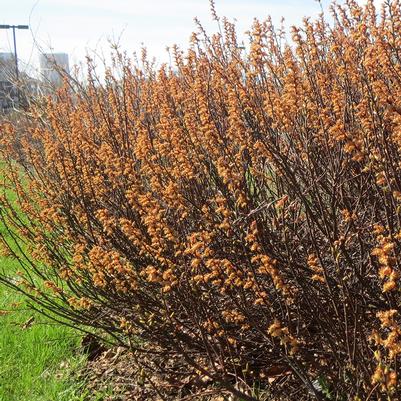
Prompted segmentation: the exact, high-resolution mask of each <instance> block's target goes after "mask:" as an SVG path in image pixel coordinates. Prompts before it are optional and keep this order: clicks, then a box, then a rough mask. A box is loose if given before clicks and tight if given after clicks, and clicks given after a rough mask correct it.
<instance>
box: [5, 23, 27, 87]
mask: <svg viewBox="0 0 401 401" xmlns="http://www.w3.org/2000/svg"><path fill="white" fill-rule="evenodd" d="M0 29H12V30H13V41H14V58H15V77H16V79H17V81H18V79H19V71H18V55H17V40H16V37H15V30H16V29H29V26H28V25H0Z"/></svg>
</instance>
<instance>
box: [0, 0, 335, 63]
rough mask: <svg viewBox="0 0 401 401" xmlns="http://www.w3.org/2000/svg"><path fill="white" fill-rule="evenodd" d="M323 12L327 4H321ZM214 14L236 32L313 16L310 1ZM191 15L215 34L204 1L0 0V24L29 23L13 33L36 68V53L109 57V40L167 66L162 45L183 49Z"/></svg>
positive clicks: (5, 45) (1, 47) (245, 3)
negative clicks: (263, 22) (261, 23)
mask: <svg viewBox="0 0 401 401" xmlns="http://www.w3.org/2000/svg"><path fill="white" fill-rule="evenodd" d="M322 4H323V7H324V8H327V6H328V4H329V0H322ZM215 6H216V11H217V13H218V15H219V16H226V17H228V18H229V19H230V20H234V19H235V20H236V24H237V28H238V33H239V34H241V33H243V32H245V31H246V30H248V29H249V28H250V27H251V25H252V21H253V18H254V17H257V18H258V19H261V20H263V19H265V18H266V17H267V16H268V15H271V16H272V18H273V22H275V23H276V24H277V25H278V24H279V23H280V20H281V17H284V18H285V20H286V25H287V26H291V25H294V24H295V25H296V24H300V23H301V22H302V18H303V17H304V16H311V17H314V16H317V15H318V14H319V12H320V5H319V3H318V2H317V1H316V0H215ZM194 17H197V18H198V19H199V20H200V21H201V23H202V25H203V26H204V27H205V28H206V30H207V31H208V32H209V33H212V32H214V31H216V29H217V27H216V23H215V22H214V21H213V20H212V18H211V13H210V5H209V0H108V1H107V0H0V24H29V26H30V30H29V31H25V30H20V31H17V49H18V57H19V59H21V61H22V63H21V64H25V65H27V64H28V65H31V66H37V64H38V52H39V50H41V51H43V52H51V51H53V52H64V53H68V54H69V58H70V64H71V65H73V64H79V63H80V62H82V61H83V60H84V58H85V55H86V54H87V53H88V52H89V53H92V54H93V52H96V53H98V54H105V55H106V58H107V55H108V54H109V48H110V46H109V44H108V43H109V40H111V41H113V42H118V43H119V44H120V47H121V49H122V50H126V51H127V52H128V54H132V53H133V52H137V53H139V52H140V49H141V47H142V46H146V48H147V49H148V54H149V55H150V56H151V57H155V58H156V59H157V60H158V61H159V62H168V60H169V56H168V53H167V51H166V46H171V45H173V44H178V45H179V46H181V47H182V48H184V49H186V48H187V45H188V40H189V37H190V34H191V32H193V31H194V30H196V26H195V24H194ZM11 51H13V41H12V31H11V30H0V52H11Z"/></svg>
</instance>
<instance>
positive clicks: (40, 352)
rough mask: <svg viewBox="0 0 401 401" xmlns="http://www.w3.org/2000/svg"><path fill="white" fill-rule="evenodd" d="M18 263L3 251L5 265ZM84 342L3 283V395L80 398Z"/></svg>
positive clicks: (4, 399)
mask: <svg viewBox="0 0 401 401" xmlns="http://www.w3.org/2000/svg"><path fill="white" fill-rule="evenodd" d="M0 185H1V184H0ZM0 230H3V232H4V227H1V226H0ZM17 269H18V265H17V263H16V262H15V261H14V260H12V259H10V258H6V257H0V270H1V271H7V273H9V274H11V275H12V274H13V273H14V272H16V271H17ZM79 342H80V336H79V333H77V332H74V331H73V330H72V329H70V328H68V327H65V326H61V325H59V324H56V323H54V322H52V321H49V319H47V318H45V317H43V316H42V315H40V314H39V313H37V312H35V311H32V310H30V309H29V307H28V305H27V303H26V300H25V299H24V298H23V296H22V295H20V294H18V293H16V292H15V291H13V290H11V289H9V288H7V287H5V286H2V285H1V284H0V401H72V400H77V401H78V400H80V399H81V398H79V396H78V394H80V393H81V387H82V383H79V382H77V381H76V379H74V378H73V377H74V375H73V373H74V372H76V371H77V370H78V369H79V368H80V367H81V366H82V364H83V363H84V358H83V356H82V355H81V354H80V353H79Z"/></svg>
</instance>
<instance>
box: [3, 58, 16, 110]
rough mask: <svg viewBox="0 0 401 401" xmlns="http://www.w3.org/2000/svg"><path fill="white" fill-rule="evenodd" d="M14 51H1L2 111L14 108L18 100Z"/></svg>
mask: <svg viewBox="0 0 401 401" xmlns="http://www.w3.org/2000/svg"><path fill="white" fill-rule="evenodd" d="M15 78H16V75H15V59H14V54H13V53H0V111H5V110H8V109H11V108H13V106H14V104H15V103H16V102H17V96H18V93H17V89H16V85H15Z"/></svg>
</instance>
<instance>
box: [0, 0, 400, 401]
mask: <svg viewBox="0 0 401 401" xmlns="http://www.w3.org/2000/svg"><path fill="white" fill-rule="evenodd" d="M331 11H332V15H333V19H334V22H333V23H332V24H331V25H330V24H329V23H328V22H327V21H326V20H325V19H324V18H323V17H321V18H319V19H318V20H316V21H313V22H312V21H310V20H308V19H305V20H304V24H303V26H302V27H298V28H296V27H294V28H293V29H292V42H291V43H287V42H286V36H285V34H284V33H283V32H281V31H276V30H275V29H274V28H273V26H272V23H271V21H270V20H267V21H265V22H260V21H257V20H255V22H254V25H253V27H252V29H251V31H250V32H249V43H250V47H249V53H247V52H246V51H244V50H243V49H241V48H240V47H239V46H238V44H237V39H236V34H235V27H234V26H233V25H232V24H231V23H230V22H229V21H227V20H225V19H222V20H220V19H218V18H217V16H216V14H215V12H214V15H215V19H216V21H217V22H218V23H219V24H221V26H222V29H221V34H215V35H213V36H211V37H209V36H207V35H206V34H205V33H204V31H203V29H202V27H201V26H199V28H200V33H198V34H194V35H193V36H192V41H191V45H190V48H189V50H188V51H187V52H186V53H185V55H184V53H183V52H181V51H180V50H179V49H177V48H174V49H173V55H174V61H175V67H174V68H170V67H168V66H162V67H161V68H159V69H157V70H156V69H155V68H154V67H153V66H152V64H150V63H149V62H147V60H146V58H144V59H143V62H142V63H143V64H142V65H141V66H140V67H139V66H134V65H133V64H132V63H131V62H130V61H129V60H127V59H126V58H125V57H124V56H122V55H117V56H116V60H115V64H114V66H113V68H111V69H109V70H107V72H106V76H105V80H104V82H103V81H102V82H101V81H99V79H98V78H97V76H96V73H95V70H94V68H93V66H91V65H89V73H88V80H87V84H86V85H85V86H83V85H80V84H78V83H77V82H74V81H72V80H71V81H69V82H66V85H65V87H64V89H62V90H60V91H59V92H58V94H57V96H53V97H51V98H49V99H48V101H47V102H46V105H45V107H37V108H36V109H34V110H31V111H30V112H31V115H30V119H31V129H30V130H28V131H29V132H28V133H27V134H26V135H25V137H23V138H22V145H21V146H22V149H23V155H24V157H23V158H22V159H21V160H22V161H21V162H20V164H19V165H16V164H15V163H14V162H13V153H12V147H11V146H10V137H12V135H13V132H14V130H15V129H16V128H14V127H12V126H11V125H10V124H4V125H3V127H2V141H3V158H4V159H5V160H8V162H9V170H8V174H7V182H8V184H5V185H12V186H13V187H14V188H15V192H16V193H17V199H18V202H17V204H18V208H19V209H20V210H21V211H22V212H23V215H24V216H25V217H21V214H18V213H17V212H16V210H15V208H14V209H13V208H12V207H11V205H10V202H9V201H8V200H7V199H5V198H4V197H3V198H2V200H1V203H2V217H3V220H4V222H5V223H6V224H7V227H9V228H10V230H12V232H13V233H14V238H15V241H16V242H19V243H21V247H20V250H19V252H18V254H17V255H16V256H18V258H19V260H20V262H21V265H22V267H23V268H24V273H23V274H22V275H21V277H20V283H21V285H20V286H19V287H18V288H20V289H21V290H24V291H26V292H27V293H28V294H29V296H31V297H32V299H33V300H35V301H36V302H38V303H39V304H40V305H41V307H42V308H44V309H45V310H51V311H53V313H56V314H57V315H58V316H59V318H60V319H61V320H65V321H69V322H71V321H72V322H74V323H78V324H82V325H86V326H89V327H95V328H98V329H102V330H103V331H105V332H107V333H109V334H110V335H111V336H112V337H113V338H114V339H115V340H116V341H119V342H120V343H122V344H129V345H130V346H131V347H132V348H134V349H135V350H136V351H138V352H139V351H140V349H141V345H140V344H141V341H142V342H145V343H147V344H154V345H155V349H156V348H157V349H158V350H163V353H164V356H166V355H169V354H170V355H179V356H180V358H183V359H184V360H185V363H186V364H187V366H188V370H191V371H192V372H196V373H198V374H199V375H202V376H203V377H205V378H206V379H205V380H199V383H198V385H199V388H201V387H202V386H203V385H206V384H205V383H207V381H208V380H211V381H213V382H214V383H215V384H216V385H219V386H221V387H222V388H224V389H225V390H228V391H230V392H232V393H233V394H235V395H237V396H240V397H242V399H244V400H255V399H258V394H262V393H263V392H265V393H268V394H272V396H273V397H274V398H272V399H290V400H301V399H324V397H325V396H327V394H329V395H330V397H331V398H330V399H355V400H359V399H367V398H366V397H368V398H369V397H370V399H383V400H384V399H389V398H388V397H390V398H391V397H394V399H398V397H401V385H400V383H399V381H398V378H397V377H398V376H397V366H399V363H400V354H401V326H400V324H401V319H400V317H399V316H400V314H399V313H398V312H399V307H400V302H401V297H400V290H401V288H400V281H399V277H400V269H401V266H400V263H401V259H400V256H399V255H400V249H401V248H400V247H401V213H400V211H401V209H400V207H401V96H400V95H401V50H400V49H401V4H400V2H399V1H398V0H393V1H387V2H385V5H384V6H383V8H382V9H381V12H380V14H379V15H378V11H377V10H376V9H375V7H374V5H373V1H368V2H367V4H366V5H365V6H363V7H362V6H360V5H358V3H357V2H356V1H353V0H348V1H346V4H345V5H344V6H339V5H333V6H332V8H331ZM21 164H22V166H23V171H24V174H21V173H20V171H21ZM22 244H23V245H22ZM6 246H7V244H6ZM13 249H15V247H14V248H13ZM1 280H2V281H6V282H8V284H9V285H16V284H15V282H14V281H10V280H8V279H7V277H6V276H2V278H1ZM43 284H44V285H43ZM138 339H140V341H139V342H138V341H137V340H138ZM161 368H162V367H161ZM170 373H171V372H170ZM182 378H183V377H182V376H179V375H178V377H176V380H177V382H178V381H180V380H181V379H182ZM323 382H324V383H325V386H324V387H325V388H324V389H322V385H316V383H323ZM238 383H241V386H239V385H238ZM243 386H249V388H250V389H252V388H258V389H259V393H258V392H255V391H254V392H253V393H252V392H251V391H245V390H243V388H244V387H243ZM239 388H241V390H239ZM325 394H326V395H325Z"/></svg>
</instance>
